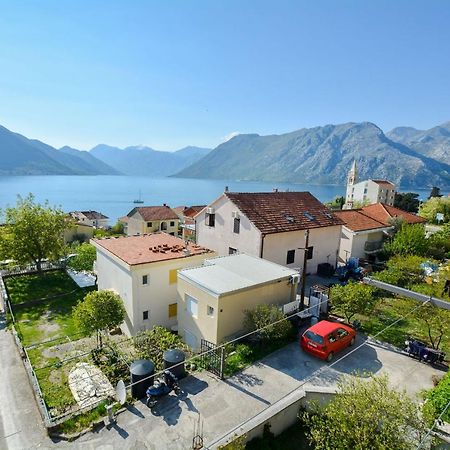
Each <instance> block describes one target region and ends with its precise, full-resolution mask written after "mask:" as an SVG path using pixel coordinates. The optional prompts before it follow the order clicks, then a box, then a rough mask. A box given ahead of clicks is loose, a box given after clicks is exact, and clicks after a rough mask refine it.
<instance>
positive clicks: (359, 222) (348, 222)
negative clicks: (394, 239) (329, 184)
mask: <svg viewBox="0 0 450 450" xmlns="http://www.w3.org/2000/svg"><path fill="white" fill-rule="evenodd" d="M334 213H335V214H336V215H337V216H338V217H339V218H340V219H341V220H342V221H343V222H344V223H345V226H346V227H347V228H349V229H350V230H352V231H365V230H375V229H377V228H386V225H385V224H384V223H381V222H378V220H375V219H372V218H371V217H369V216H366V215H365V214H364V213H363V212H362V211H361V209H343V210H342V211H334Z"/></svg>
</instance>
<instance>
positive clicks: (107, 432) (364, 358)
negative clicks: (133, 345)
mask: <svg viewBox="0 0 450 450" xmlns="http://www.w3.org/2000/svg"><path fill="white" fill-rule="evenodd" d="M362 339H363V338H361V337H359V338H358V341H357V345H358V344H360V343H361V342H362V341H363V340H362ZM344 354H345V353H344ZM341 355H342V354H341ZM319 369H321V370H320V372H317V371H318V370H319ZM355 370H356V371H360V372H362V371H370V372H375V373H383V372H386V373H388V374H389V376H390V379H391V382H392V384H393V386H395V387H397V388H399V389H406V390H407V392H408V393H410V394H411V395H416V394H417V393H418V392H419V391H421V390H422V389H425V388H430V387H432V375H434V374H438V373H441V374H442V372H439V371H438V370H436V369H434V368H432V367H430V366H428V365H426V364H423V363H419V362H418V361H415V360H414V359H412V358H409V357H408V356H405V355H402V354H399V353H398V352H396V351H392V350H391V349H389V348H388V347H385V346H382V345H379V344H377V343H375V342H371V343H370V344H368V345H365V346H363V347H362V348H360V349H359V350H357V351H355V352H354V353H353V354H351V355H349V356H348V357H347V358H346V359H344V360H343V361H342V362H339V363H338V364H336V365H334V366H333V367H329V365H328V364H327V363H324V362H322V361H320V360H317V359H315V358H313V357H311V356H309V355H307V354H305V353H303V352H302V351H301V350H300V349H299V347H298V345H297V344H291V345H288V346H287V347H285V348H283V349H281V350H279V351H278V352H275V353H273V354H272V355H270V356H269V357H267V358H265V359H264V360H262V361H261V362H260V363H257V364H255V365H253V366H251V367H249V368H248V369H247V370H245V371H243V372H242V373H240V374H238V375H236V376H234V377H231V378H229V379H228V380H226V381H220V380H217V379H216V378H213V377H212V376H210V375H209V374H208V373H206V372H203V373H200V374H199V375H197V376H196V377H195V378H194V377H189V378H187V379H185V380H183V382H182V384H181V386H182V388H183V390H184V395H183V396H182V397H181V398H176V397H175V396H173V395H170V396H168V397H166V398H165V399H164V400H163V401H161V403H160V404H159V405H158V406H157V408H156V411H155V414H154V415H152V414H151V413H150V411H149V410H148V409H147V408H146V407H145V405H143V404H141V403H139V404H137V405H136V407H133V408H132V409H131V410H130V411H127V412H125V413H123V414H121V415H119V417H118V421H117V425H116V426H115V427H113V428H111V429H107V428H104V429H102V430H100V431H99V432H98V433H94V434H92V433H90V434H88V435H85V436H83V437H81V438H80V439H79V440H78V441H76V443H72V444H71V445H70V446H71V447H72V448H80V449H81V448H83V449H94V448H95V449H105V450H106V449H108V450H109V449H165V448H170V449H188V448H191V443H192V437H193V434H194V426H195V423H196V421H197V419H198V417H199V414H200V417H201V420H202V423H203V437H204V442H205V443H207V442H209V441H211V440H213V439H214V438H215V437H218V436H220V435H222V434H224V433H226V432H227V431H228V430H230V429H232V428H234V427H235V426H236V425H238V424H239V423H240V422H242V421H244V420H246V419H248V418H250V417H252V416H254V415H255V414H257V413H259V412H260V411H262V410H263V409H264V408H266V407H267V406H268V405H270V404H272V403H274V402H276V401H277V400H278V399H279V398H281V397H282V396H284V395H285V394H287V393H288V392H290V391H292V390H293V389H295V388H296V387H298V386H299V385H300V384H301V383H302V382H304V380H305V379H307V378H309V377H311V376H312V379H311V380H310V382H309V383H311V384H313V385H321V386H324V385H327V386H332V385H334V384H335V383H336V381H337V380H338V379H339V377H341V376H342V375H343V374H350V373H353V372H354V371H355ZM362 376H365V375H362ZM59 445H61V446H66V445H67V444H65V443H60V444H59Z"/></svg>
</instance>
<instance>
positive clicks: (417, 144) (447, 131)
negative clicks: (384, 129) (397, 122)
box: [386, 122, 450, 164]
mask: <svg viewBox="0 0 450 450" xmlns="http://www.w3.org/2000/svg"><path fill="white" fill-rule="evenodd" d="M386 136H387V137H388V138H389V139H391V140H393V141H395V142H399V143H401V144H404V145H407V146H408V147H410V148H412V149H413V150H415V151H416V152H418V153H421V154H423V155H425V156H428V157H430V158H433V159H436V160H438V161H441V162H443V163H446V164H450V122H446V123H443V124H442V125H438V126H437V127H433V128H430V129H429V130H416V129H415V128H412V127H397V128H394V129H393V130H391V131H389V132H388V133H386Z"/></svg>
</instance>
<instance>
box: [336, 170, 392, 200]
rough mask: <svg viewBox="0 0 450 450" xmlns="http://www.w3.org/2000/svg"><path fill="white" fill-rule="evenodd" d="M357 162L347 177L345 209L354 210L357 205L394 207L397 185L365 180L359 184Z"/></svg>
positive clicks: (388, 182)
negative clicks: (382, 204) (380, 204)
mask: <svg viewBox="0 0 450 450" xmlns="http://www.w3.org/2000/svg"><path fill="white" fill-rule="evenodd" d="M357 178H358V173H357V169H356V161H353V164H352V167H351V169H350V171H349V173H348V177H347V192H346V197H345V205H344V207H343V209H352V208H353V206H354V204H355V203H359V204H360V205H371V204H374V203H384V204H386V205H389V206H394V199H395V184H394V183H391V182H390V181H387V180H365V181H361V182H359V183H357Z"/></svg>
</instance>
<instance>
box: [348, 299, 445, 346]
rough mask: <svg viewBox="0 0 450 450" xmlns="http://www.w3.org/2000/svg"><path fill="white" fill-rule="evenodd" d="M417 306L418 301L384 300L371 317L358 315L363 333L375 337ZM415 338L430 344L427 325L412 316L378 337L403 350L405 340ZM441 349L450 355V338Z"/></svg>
mask: <svg viewBox="0 0 450 450" xmlns="http://www.w3.org/2000/svg"><path fill="white" fill-rule="evenodd" d="M415 306H417V301H415V300H412V299H406V298H383V299H382V300H380V302H379V303H378V305H377V306H376V308H375V311H374V312H373V313H372V314H371V315H370V316H364V315H360V314H358V315H356V316H355V318H356V319H358V320H359V321H360V322H361V324H362V327H363V331H364V332H366V333H367V334H369V335H372V336H373V335H375V334H376V333H378V332H379V331H381V330H382V329H383V328H386V327H387V326H388V325H390V324H391V323H393V322H395V321H396V320H397V319H399V318H400V317H401V316H403V315H404V314H405V313H406V312H408V311H411V310H412V309H413V308H414V307H415ZM408 336H413V337H415V338H417V339H420V340H423V341H424V342H427V343H429V338H428V331H427V327H426V325H425V323H424V322H423V321H421V320H419V319H417V318H416V317H413V316H412V315H408V316H406V317H405V318H404V319H401V320H400V321H399V322H398V323H397V324H396V325H394V326H393V327H391V328H389V329H388V330H386V331H385V332H383V333H382V334H380V335H379V336H378V339H379V340H380V341H385V342H388V343H390V344H392V345H395V346H396V347H399V348H403V347H404V344H405V339H406V338H407V337H408ZM441 349H442V350H443V351H444V352H446V353H447V355H450V336H449V335H447V336H444V337H443V338H442V343H441Z"/></svg>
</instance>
